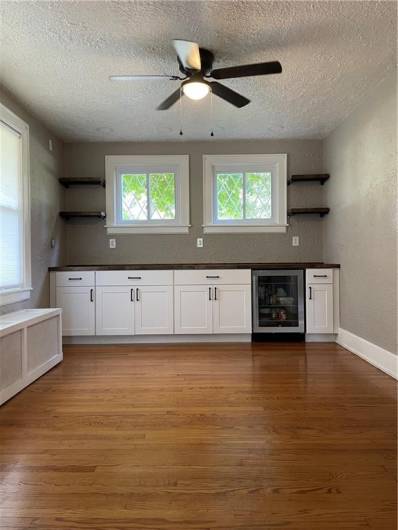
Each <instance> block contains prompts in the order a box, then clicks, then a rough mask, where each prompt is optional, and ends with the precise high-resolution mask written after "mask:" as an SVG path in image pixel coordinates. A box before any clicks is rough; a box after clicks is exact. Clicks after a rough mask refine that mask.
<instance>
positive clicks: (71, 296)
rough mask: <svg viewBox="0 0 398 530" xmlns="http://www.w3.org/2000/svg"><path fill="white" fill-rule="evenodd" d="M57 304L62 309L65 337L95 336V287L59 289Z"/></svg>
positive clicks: (57, 291)
mask: <svg viewBox="0 0 398 530" xmlns="http://www.w3.org/2000/svg"><path fill="white" fill-rule="evenodd" d="M55 304H56V306H57V307H61V308H62V334H63V335H95V303H94V287H80V286H79V287H70V286H66V287H57V288H56V294H55Z"/></svg>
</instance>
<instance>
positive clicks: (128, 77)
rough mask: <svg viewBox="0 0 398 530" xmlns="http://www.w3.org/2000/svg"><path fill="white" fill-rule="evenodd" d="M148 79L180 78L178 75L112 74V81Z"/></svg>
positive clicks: (110, 77)
mask: <svg viewBox="0 0 398 530" xmlns="http://www.w3.org/2000/svg"><path fill="white" fill-rule="evenodd" d="M147 79H170V80H172V81H174V80H177V79H180V78H179V77H178V76H177V75H111V76H109V80H110V81H136V80H143V81H145V80H147Z"/></svg>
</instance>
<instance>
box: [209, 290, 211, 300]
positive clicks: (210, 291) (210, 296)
mask: <svg viewBox="0 0 398 530" xmlns="http://www.w3.org/2000/svg"><path fill="white" fill-rule="evenodd" d="M209 300H211V287H209Z"/></svg>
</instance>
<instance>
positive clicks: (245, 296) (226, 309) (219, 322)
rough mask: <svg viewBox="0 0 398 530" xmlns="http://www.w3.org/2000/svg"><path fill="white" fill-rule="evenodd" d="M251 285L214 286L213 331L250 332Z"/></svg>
mask: <svg viewBox="0 0 398 530" xmlns="http://www.w3.org/2000/svg"><path fill="white" fill-rule="evenodd" d="M251 331H252V329H251V286H250V285H220V286H217V287H214V303H213V333H251Z"/></svg>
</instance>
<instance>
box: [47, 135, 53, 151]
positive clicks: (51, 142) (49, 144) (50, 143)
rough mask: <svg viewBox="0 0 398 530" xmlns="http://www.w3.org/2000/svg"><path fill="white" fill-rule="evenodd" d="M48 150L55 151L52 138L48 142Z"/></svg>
mask: <svg viewBox="0 0 398 530" xmlns="http://www.w3.org/2000/svg"><path fill="white" fill-rule="evenodd" d="M48 149H49V150H50V151H52V150H53V141H52V140H51V138H50V139H49V140H48Z"/></svg>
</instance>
